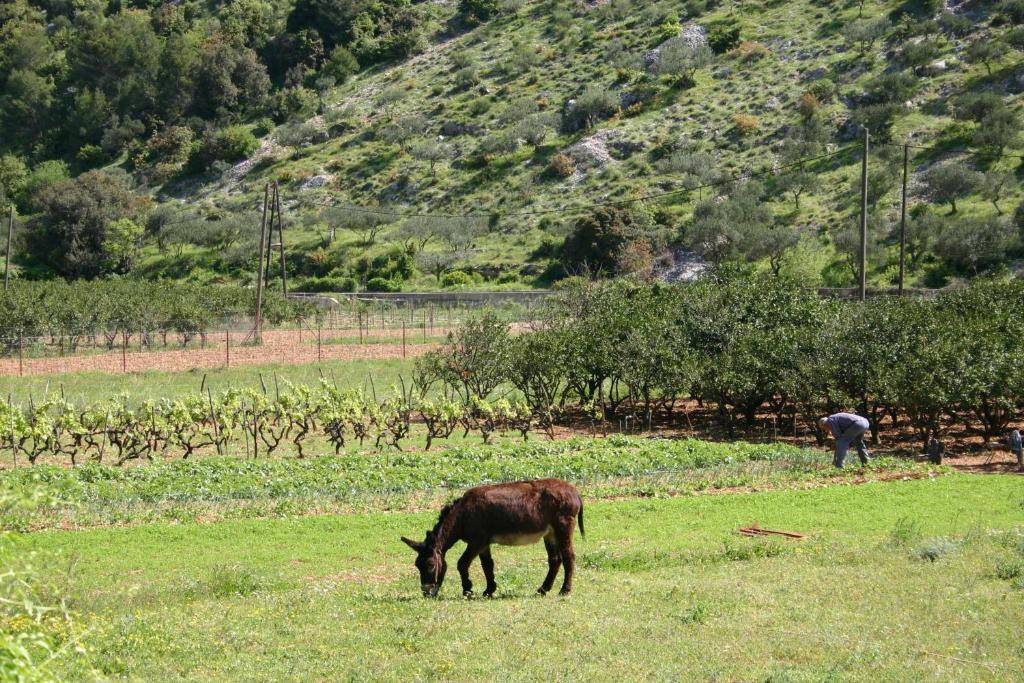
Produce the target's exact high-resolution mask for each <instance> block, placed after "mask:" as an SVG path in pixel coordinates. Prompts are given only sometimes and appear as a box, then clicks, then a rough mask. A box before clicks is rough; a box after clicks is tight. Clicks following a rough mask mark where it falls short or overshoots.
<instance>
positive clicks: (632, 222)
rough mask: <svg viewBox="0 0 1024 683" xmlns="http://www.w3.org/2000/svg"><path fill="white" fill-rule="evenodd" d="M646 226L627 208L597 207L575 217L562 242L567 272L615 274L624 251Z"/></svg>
mask: <svg viewBox="0 0 1024 683" xmlns="http://www.w3.org/2000/svg"><path fill="white" fill-rule="evenodd" d="M648 229H649V226H648V224H647V222H646V221H645V220H644V218H643V217H642V216H641V215H640V214H637V213H634V212H633V211H631V210H629V209H625V208H615V207H603V208H598V209H596V210H594V211H593V212H592V213H589V214H586V215H584V216H581V217H580V218H579V219H577V221H576V223H575V225H574V226H573V230H572V233H571V234H570V235H569V236H568V237H566V238H565V242H564V243H563V244H562V260H563V263H564V265H565V267H566V268H567V269H569V270H570V271H572V270H581V269H584V268H589V269H592V270H595V271H602V272H605V273H616V272H618V266H619V260H620V256H622V252H623V250H624V249H625V248H626V246H627V245H628V244H629V243H630V242H633V241H635V240H637V239H640V238H642V237H644V236H645V235H646V233H647V231H648ZM623 263H625V261H624V262H623Z"/></svg>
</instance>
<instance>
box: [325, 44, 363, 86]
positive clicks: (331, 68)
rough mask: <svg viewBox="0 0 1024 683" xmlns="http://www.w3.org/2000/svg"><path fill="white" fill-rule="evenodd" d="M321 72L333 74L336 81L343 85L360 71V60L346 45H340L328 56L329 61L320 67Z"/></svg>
mask: <svg viewBox="0 0 1024 683" xmlns="http://www.w3.org/2000/svg"><path fill="white" fill-rule="evenodd" d="M320 71H321V73H323V74H325V75H328V76H331V77H332V78H333V79H334V81H335V83H337V84H338V85H341V84H342V83H344V82H345V81H347V80H348V79H349V78H351V77H352V76H353V75H355V74H356V73H358V71H359V62H358V61H356V58H355V56H354V55H353V54H352V53H351V52H349V51H348V50H347V49H345V47H344V46H341V45H338V46H336V47H335V48H334V49H333V50H331V54H330V55H329V56H328V57H327V61H325V62H324V64H323V66H322V67H320Z"/></svg>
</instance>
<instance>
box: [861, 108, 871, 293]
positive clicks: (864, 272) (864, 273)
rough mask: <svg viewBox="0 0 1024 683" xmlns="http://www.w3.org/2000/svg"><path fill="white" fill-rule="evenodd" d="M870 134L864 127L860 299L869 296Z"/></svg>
mask: <svg viewBox="0 0 1024 683" xmlns="http://www.w3.org/2000/svg"><path fill="white" fill-rule="evenodd" d="M869 140H870V135H869V134H868V129H867V128H864V150H863V156H862V158H861V165H860V300H861V301H864V300H865V299H867V296H868V144H869Z"/></svg>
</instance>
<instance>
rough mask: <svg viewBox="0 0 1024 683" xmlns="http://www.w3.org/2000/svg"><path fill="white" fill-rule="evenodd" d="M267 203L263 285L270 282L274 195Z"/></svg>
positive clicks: (272, 250)
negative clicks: (268, 208)
mask: <svg viewBox="0 0 1024 683" xmlns="http://www.w3.org/2000/svg"><path fill="white" fill-rule="evenodd" d="M267 187H268V188H269V187H270V184H269V183H268V184H267ZM275 188H276V186H275ZM275 192H276V189H275ZM268 205H269V206H270V216H269V217H268V218H267V237H266V240H265V244H266V247H267V248H266V252H265V258H266V263H264V264H263V285H264V286H266V285H267V284H269V282H270V256H271V254H272V253H273V252H274V216H275V215H276V211H275V209H274V195H271V196H270V198H269V200H268Z"/></svg>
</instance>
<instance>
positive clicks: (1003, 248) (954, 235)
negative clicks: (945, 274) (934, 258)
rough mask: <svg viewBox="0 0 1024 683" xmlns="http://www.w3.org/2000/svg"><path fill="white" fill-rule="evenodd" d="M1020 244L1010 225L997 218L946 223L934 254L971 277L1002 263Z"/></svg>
mask: <svg viewBox="0 0 1024 683" xmlns="http://www.w3.org/2000/svg"><path fill="white" fill-rule="evenodd" d="M1018 242H1019V236H1018V235H1017V234H1016V232H1015V231H1014V230H1013V227H1012V226H1011V225H1010V223H1009V222H1008V221H1006V220H1003V219H1002V218H999V217H997V216H988V217H985V218H973V217H972V218H961V219H959V220H955V221H949V222H948V223H947V224H946V228H945V230H943V231H942V234H941V235H939V237H938V239H937V240H936V242H935V253H936V254H937V255H938V256H939V257H941V258H944V259H946V260H947V261H949V262H951V263H953V264H954V265H956V266H959V267H960V268H963V269H965V270H967V271H969V272H971V273H972V274H974V275H977V274H979V273H980V272H982V271H983V270H985V269H986V268H989V267H991V266H993V265H997V264H1000V263H1005V262H1006V261H1007V260H1008V258H1009V251H1010V250H1011V249H1013V248H1014V247H1015V246H1016V245H1017V244H1018Z"/></svg>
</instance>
